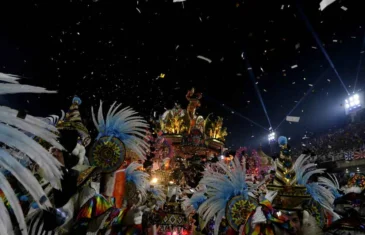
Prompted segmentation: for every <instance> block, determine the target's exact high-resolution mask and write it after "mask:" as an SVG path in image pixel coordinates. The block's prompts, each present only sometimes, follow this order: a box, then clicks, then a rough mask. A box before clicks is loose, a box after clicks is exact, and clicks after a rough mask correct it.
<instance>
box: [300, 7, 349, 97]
mask: <svg viewBox="0 0 365 235" xmlns="http://www.w3.org/2000/svg"><path fill="white" fill-rule="evenodd" d="M296 5H297V8H298V11H299V14H300V16H301V17H302V19H303V21H304V22H305V25H306V26H307V28H308V30H309V31H310V32H311V34H312V36H313V38H314V40H315V41H316V43H317V45H318V46H319V48H321V51H322V53H323V54H324V56H325V57H326V59H327V61H328V63H329V64H330V65H331V67H332V69H333V71H334V72H335V74H336V75H337V78H338V80H340V82H341V84H342V86H343V88H344V89H345V91H346V93H347V94H348V95H350V93H349V91H348V90H347V88H346V85H345V83H344V82H343V80H342V79H341V76H340V74H338V72H337V69H336V68H335V65H334V64H333V62H332V60H331V58H330V57H329V55H328V54H327V51H326V50H325V49H324V47H323V46H322V42H321V40H320V39H319V37H318V35H317V33H316V32H315V31H314V29H313V27H312V25H311V24H310V22H309V20H308V18H307V17H306V15H305V14H304V12H303V10H302V8H301V7H300V5H299V0H297V4H296Z"/></svg>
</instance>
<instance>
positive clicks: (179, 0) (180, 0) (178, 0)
mask: <svg viewBox="0 0 365 235" xmlns="http://www.w3.org/2000/svg"><path fill="white" fill-rule="evenodd" d="M173 2H185V0H173Z"/></svg>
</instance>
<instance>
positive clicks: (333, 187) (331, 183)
mask: <svg viewBox="0 0 365 235" xmlns="http://www.w3.org/2000/svg"><path fill="white" fill-rule="evenodd" d="M328 177H329V178H326V177H318V183H319V184H320V185H322V186H324V187H326V188H328V189H329V190H330V191H331V192H332V194H333V196H334V197H335V198H339V197H341V194H340V192H339V189H340V184H339V183H338V181H337V178H336V176H332V175H330V174H328Z"/></svg>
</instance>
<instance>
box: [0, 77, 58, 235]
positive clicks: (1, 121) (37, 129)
mask: <svg viewBox="0 0 365 235" xmlns="http://www.w3.org/2000/svg"><path fill="white" fill-rule="evenodd" d="M19 78H20V77H18V76H16V75H11V74H4V73H0V82H6V83H5V84H4V83H2V84H1V85H0V95H2V94H17V93H56V92H55V91H48V90H46V89H45V88H42V87H35V86H28V85H21V84H19V83H18V81H17V80H19ZM17 114H18V111H17V110H13V109H11V108H8V107H4V106H0V143H2V144H5V145H6V146H9V147H11V148H14V149H16V151H20V152H22V153H26V154H27V156H28V157H29V158H31V159H32V160H34V161H35V162H36V163H37V164H38V165H39V166H40V167H41V168H42V170H43V171H44V172H45V178H46V179H47V180H49V181H50V183H51V184H52V185H53V186H54V188H56V189H59V188H60V185H59V179H61V177H62V172H61V170H60V167H61V164H60V163H59V162H58V161H57V160H56V159H55V158H54V157H53V156H52V155H50V154H49V153H48V152H47V151H46V150H45V149H44V148H43V147H42V146H41V145H40V144H38V143H37V142H35V141H34V140H33V139H32V138H30V137H29V136H27V135H26V134H25V133H30V134H32V135H35V136H38V137H40V138H42V139H44V140H45V141H47V142H49V143H50V144H52V145H55V146H57V147H59V148H60V149H63V147H62V146H61V145H60V144H59V143H58V142H57V141H56V138H57V137H56V135H55V134H53V133H52V132H51V131H53V132H57V129H56V127H54V126H52V125H49V124H48V123H46V122H44V121H43V120H41V119H39V118H35V117H33V116H31V115H26V117H25V118H24V119H18V118H17ZM15 153H16V152H11V154H10V153H9V152H7V151H5V150H4V149H0V155H1V156H0V167H2V168H5V169H6V170H8V171H10V172H11V173H12V174H13V175H14V176H15V177H16V178H17V179H18V180H19V182H20V183H21V184H23V185H24V187H25V188H26V189H27V190H28V191H29V193H30V194H31V195H32V197H33V198H34V200H36V201H37V202H38V204H39V205H40V207H41V208H44V209H46V208H47V207H49V206H51V205H50V202H49V201H48V199H47V198H46V197H45V193H44V191H43V189H42V187H41V186H40V185H39V183H38V182H37V180H36V179H35V178H34V176H33V175H32V174H31V173H30V172H29V171H28V169H27V168H25V167H24V166H23V165H22V164H21V163H20V162H18V161H17V160H16V157H18V155H17V156H15V155H14V154H15ZM0 189H1V190H2V191H3V193H4V195H5V197H6V199H7V200H8V201H9V204H10V206H11V208H12V210H13V212H14V215H15V218H16V219H17V221H18V225H19V228H20V231H21V234H22V235H26V234H28V232H27V228H26V224H25V220H24V214H23V211H22V208H21V206H20V203H19V201H18V199H17V196H16V195H15V192H14V190H13V189H12V187H11V186H10V184H9V182H8V181H7V179H6V178H5V177H4V175H3V174H2V173H0ZM0 200H1V199H0ZM40 200H42V202H43V203H44V204H43V205H42V203H41V202H40ZM44 200H45V201H44ZM0 204H1V205H0V217H1V219H0V220H1V221H0V224H2V226H1V225H0V232H1V234H3V231H4V229H6V230H8V231H7V233H6V234H13V230H12V228H11V222H10V218H9V214H8V211H7V209H6V208H5V206H4V204H3V201H1V202H0ZM9 228H10V229H9Z"/></svg>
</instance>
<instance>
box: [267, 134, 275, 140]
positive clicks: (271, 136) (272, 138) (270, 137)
mask: <svg viewBox="0 0 365 235" xmlns="http://www.w3.org/2000/svg"><path fill="white" fill-rule="evenodd" d="M268 139H269V142H272V141H275V132H271V133H270V134H269V135H268Z"/></svg>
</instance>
